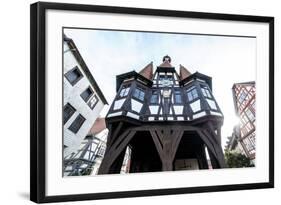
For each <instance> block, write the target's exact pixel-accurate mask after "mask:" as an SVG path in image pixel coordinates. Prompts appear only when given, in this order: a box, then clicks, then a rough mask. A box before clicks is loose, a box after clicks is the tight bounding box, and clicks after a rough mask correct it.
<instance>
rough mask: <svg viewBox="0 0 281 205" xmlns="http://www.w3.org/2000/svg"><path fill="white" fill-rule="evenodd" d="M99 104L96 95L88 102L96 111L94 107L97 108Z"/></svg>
mask: <svg viewBox="0 0 281 205" xmlns="http://www.w3.org/2000/svg"><path fill="white" fill-rule="evenodd" d="M97 103H98V98H97V96H96V95H94V96H93V97H92V98H91V99H90V100H89V102H88V105H89V107H90V108H91V109H94V107H95V106H96V104H97Z"/></svg>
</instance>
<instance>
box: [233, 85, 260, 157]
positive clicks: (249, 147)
mask: <svg viewBox="0 0 281 205" xmlns="http://www.w3.org/2000/svg"><path fill="white" fill-rule="evenodd" d="M232 92H233V100H234V107H235V112H236V114H237V116H238V117H239V118H240V124H239V131H238V134H237V136H238V137H237V140H238V145H239V146H240V147H242V153H243V154H245V155H246V156H247V157H249V158H250V159H251V160H254V159H255V153H256V142H255V141H256V108H255V104H256V87H255V82H243V83H235V84H234V85H233V87H232Z"/></svg>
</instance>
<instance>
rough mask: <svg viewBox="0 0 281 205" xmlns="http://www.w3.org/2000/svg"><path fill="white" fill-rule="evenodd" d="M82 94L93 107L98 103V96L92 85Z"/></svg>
mask: <svg viewBox="0 0 281 205" xmlns="http://www.w3.org/2000/svg"><path fill="white" fill-rule="evenodd" d="M80 96H81V98H83V100H84V101H85V102H86V103H87V104H88V106H89V107H90V108H91V109H94V107H95V106H96V104H97V103H98V97H97V96H96V95H95V94H94V91H93V90H92V89H91V88H90V87H88V88H87V89H86V90H85V91H84V92H83V93H82V94H81V95H80Z"/></svg>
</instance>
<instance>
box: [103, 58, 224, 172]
mask: <svg viewBox="0 0 281 205" xmlns="http://www.w3.org/2000/svg"><path fill="white" fill-rule="evenodd" d="M171 62H172V60H171V57H170V56H168V55H166V56H164V57H163V62H162V63H161V64H160V65H159V66H157V68H156V70H155V72H154V71H153V70H154V69H153V63H152V62H151V63H149V64H148V65H147V66H145V67H144V68H143V69H142V70H141V71H140V72H138V73H137V72H136V71H131V72H128V73H124V74H121V75H118V76H117V77H116V82H117V85H116V87H117V90H116V91H117V94H116V97H115V99H114V101H113V103H112V105H111V107H110V109H109V111H108V114H107V116H106V123H107V128H108V129H109V135H108V139H107V149H106V152H105V156H104V159H103V161H102V164H101V166H100V169H99V174H110V173H120V169H121V166H122V162H123V158H124V155H125V151H126V148H127V147H128V146H129V148H130V149H131V166H130V172H131V173H135V172H153V171H172V170H186V169H208V167H209V166H208V162H207V160H208V159H207V156H206V152H208V156H209V159H210V162H211V165H212V168H223V167H225V161H224V155H223V151H222V148H221V126H222V125H223V114H222V112H221V110H220V108H219V106H218V104H217V102H216V100H215V98H214V96H213V94H212V78H211V77H209V76H206V75H204V74H201V73H199V72H195V73H193V74H192V73H191V72H189V71H188V70H187V69H186V68H185V67H184V66H182V65H180V66H179V74H178V73H177V71H176V69H175V67H173V66H172V64H171Z"/></svg>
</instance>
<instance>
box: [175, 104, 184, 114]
mask: <svg viewBox="0 0 281 205" xmlns="http://www.w3.org/2000/svg"><path fill="white" fill-rule="evenodd" d="M174 110H175V113H176V115H181V114H183V106H182V105H174Z"/></svg>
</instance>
